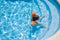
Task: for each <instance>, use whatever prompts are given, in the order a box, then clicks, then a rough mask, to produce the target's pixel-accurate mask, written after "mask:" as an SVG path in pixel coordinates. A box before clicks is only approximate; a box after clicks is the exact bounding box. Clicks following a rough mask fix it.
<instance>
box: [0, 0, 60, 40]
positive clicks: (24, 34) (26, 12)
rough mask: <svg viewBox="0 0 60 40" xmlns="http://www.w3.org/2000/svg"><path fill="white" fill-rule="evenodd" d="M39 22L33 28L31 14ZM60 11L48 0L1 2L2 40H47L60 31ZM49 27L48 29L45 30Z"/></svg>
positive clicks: (9, 0)
mask: <svg viewBox="0 0 60 40" xmlns="http://www.w3.org/2000/svg"><path fill="white" fill-rule="evenodd" d="M32 11H35V12H36V14H37V15H39V16H40V17H42V16H45V17H44V18H42V19H39V20H38V21H39V22H42V24H43V25H40V24H36V25H34V26H31V13H32ZM59 20H60V19H59V9H58V8H57V6H55V5H54V4H52V3H51V2H50V1H47V0H40V1H38V0H31V1H30V0H28V1H27V0H21V1H20V0H15V1H14V0H5V1H4V0H0V40H45V39H46V38H47V37H50V36H52V35H53V34H55V33H56V32H57V31H58V30H59ZM45 27H47V28H45Z"/></svg>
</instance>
